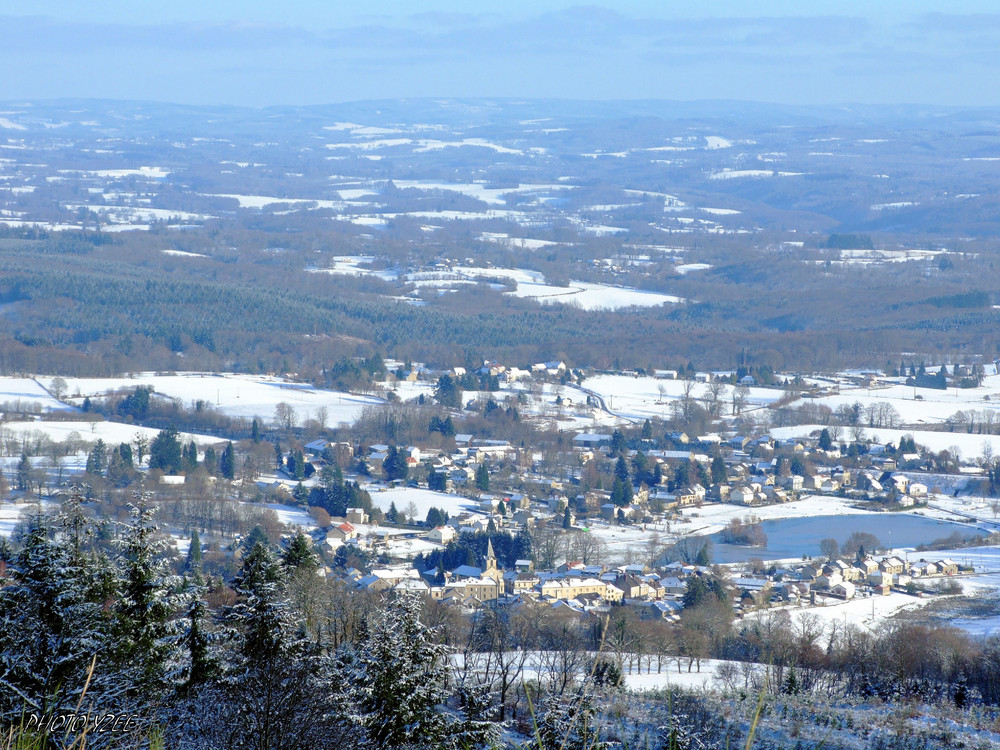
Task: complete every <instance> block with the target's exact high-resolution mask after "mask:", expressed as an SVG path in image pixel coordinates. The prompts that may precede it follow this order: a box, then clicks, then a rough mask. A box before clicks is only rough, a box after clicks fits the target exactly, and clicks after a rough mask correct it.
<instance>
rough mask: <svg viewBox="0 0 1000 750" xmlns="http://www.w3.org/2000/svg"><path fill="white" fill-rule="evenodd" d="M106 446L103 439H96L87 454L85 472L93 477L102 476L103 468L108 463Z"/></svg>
mask: <svg viewBox="0 0 1000 750" xmlns="http://www.w3.org/2000/svg"><path fill="white" fill-rule="evenodd" d="M107 453H108V447H107V446H106V445H105V444H104V441H103V440H101V439H98V441H97V442H96V443H94V447H93V448H91V449H90V453H88V454H87V473H88V474H92V475H93V476H95V477H101V476H104V468H105V466H107V463H108V455H107Z"/></svg>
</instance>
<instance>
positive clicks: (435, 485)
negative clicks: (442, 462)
mask: <svg viewBox="0 0 1000 750" xmlns="http://www.w3.org/2000/svg"><path fill="white" fill-rule="evenodd" d="M427 489H429V490H434V491H435V492H445V491H446V490H447V489H448V477H447V475H446V474H445V473H444V472H443V471H435V470H433V469H432V470H431V472H430V473H429V474H428V475H427Z"/></svg>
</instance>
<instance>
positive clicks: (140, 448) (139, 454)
mask: <svg viewBox="0 0 1000 750" xmlns="http://www.w3.org/2000/svg"><path fill="white" fill-rule="evenodd" d="M132 445H133V446H134V447H135V462H136V463H135V465H136V466H142V459H144V458H145V457H146V454H147V453H148V452H149V440H148V439H147V438H146V435H145V434H144V433H142V432H137V433H135V437H133V438H132Z"/></svg>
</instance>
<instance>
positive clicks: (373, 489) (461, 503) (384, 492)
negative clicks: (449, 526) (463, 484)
mask: <svg viewBox="0 0 1000 750" xmlns="http://www.w3.org/2000/svg"><path fill="white" fill-rule="evenodd" d="M363 489H365V490H367V491H368V492H370V493H371V496H372V503H373V504H375V505H376V506H377V507H378V508H379V510H381V511H382V512H383V513H384V512H386V511H388V510H389V506H390V505H392V504H393V503H395V504H396V510H398V511H399V512H400V513H403V512H404V511H405V510H406V509H407V507H409V505H410V503H413V504H414V506H415V507H416V508H417V519H418V520H420V521H423V520H424V518H426V516H427V511H428V510H430V509H431V508H439V509H440V510H443V511H445V512H446V513H448V514H449V515H452V516H454V515H458V514H460V513H462V512H464V511H466V510H473V509H475V507H476V506H475V505H474V504H473V503H472V501H470V500H469V499H468V498H466V497H461V496H460V495H452V494H449V493H446V492H433V491H432V490H424V489H420V488H417V487H392V488H385V487H381V486H379V485H368V486H364V487H363Z"/></svg>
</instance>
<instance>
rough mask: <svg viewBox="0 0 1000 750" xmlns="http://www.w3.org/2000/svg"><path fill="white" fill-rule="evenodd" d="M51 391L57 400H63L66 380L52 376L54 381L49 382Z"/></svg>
mask: <svg viewBox="0 0 1000 750" xmlns="http://www.w3.org/2000/svg"><path fill="white" fill-rule="evenodd" d="M49 393H51V394H52V396H53V397H54V398H55V399H56V400H57V401H62V398H63V396H65V395H66V381H65V380H63V379H62V378H52V382H50V383H49Z"/></svg>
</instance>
